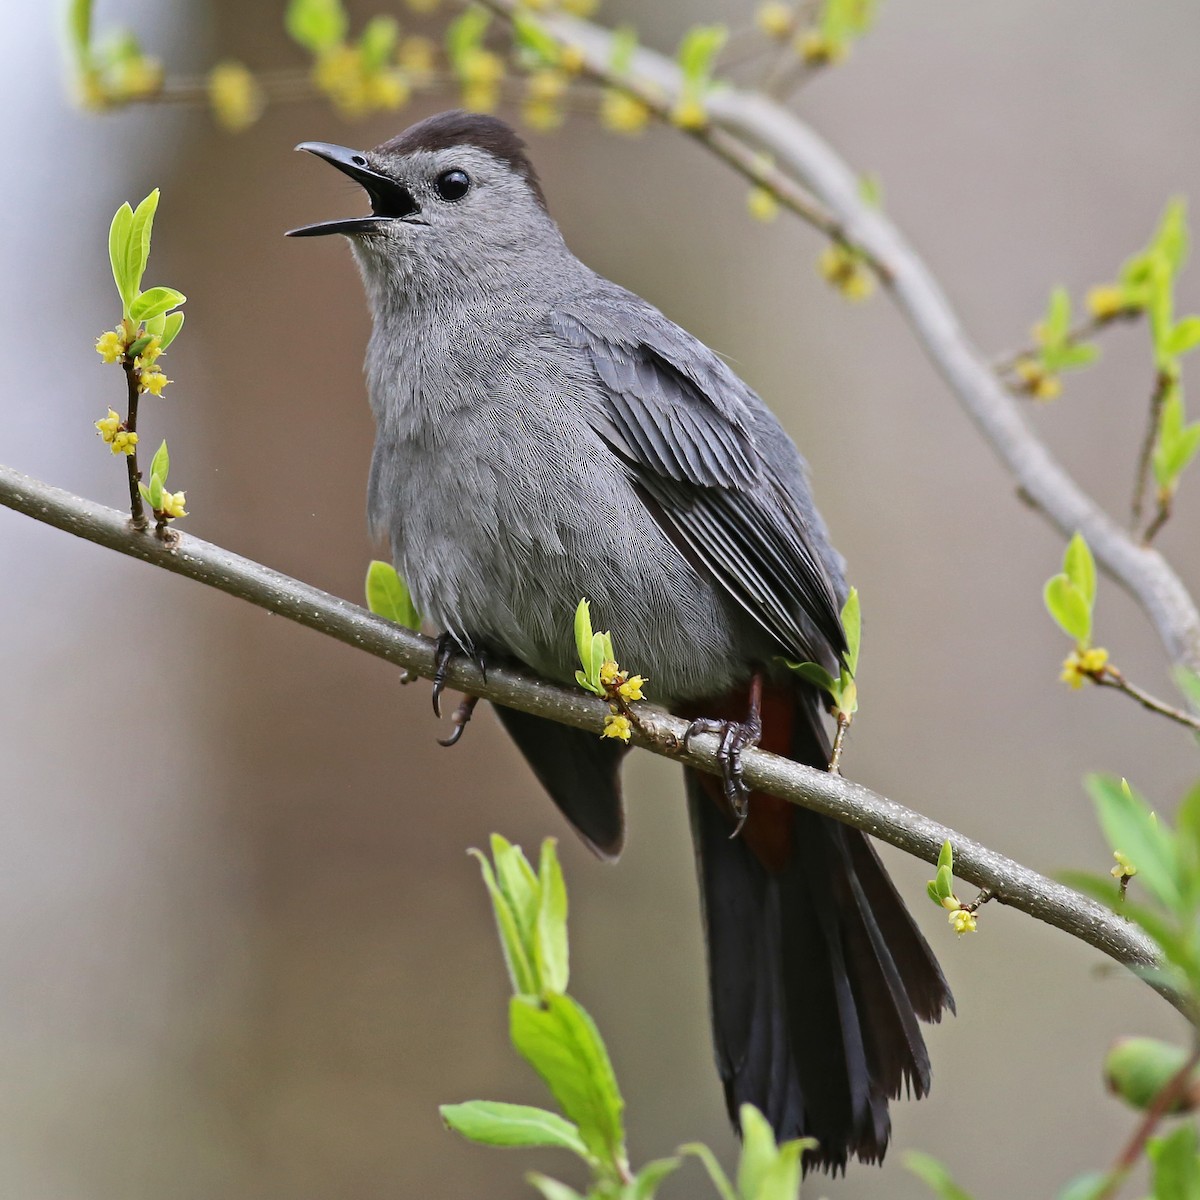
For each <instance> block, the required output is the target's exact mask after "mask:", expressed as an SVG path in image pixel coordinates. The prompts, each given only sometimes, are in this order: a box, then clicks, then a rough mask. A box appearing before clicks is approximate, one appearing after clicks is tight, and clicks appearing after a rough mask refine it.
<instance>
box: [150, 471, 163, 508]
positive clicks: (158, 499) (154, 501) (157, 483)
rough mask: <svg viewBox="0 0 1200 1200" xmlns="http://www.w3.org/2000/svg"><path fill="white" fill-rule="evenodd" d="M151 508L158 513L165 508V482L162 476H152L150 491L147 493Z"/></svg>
mask: <svg viewBox="0 0 1200 1200" xmlns="http://www.w3.org/2000/svg"><path fill="white" fill-rule="evenodd" d="M147 498H148V499H149V501H150V507H151V508H152V509H154V510H155V512H157V511H158V510H159V509H161V508H162V506H163V481H162V476H161V475H151V476H150V490H149V492H148V493H147Z"/></svg>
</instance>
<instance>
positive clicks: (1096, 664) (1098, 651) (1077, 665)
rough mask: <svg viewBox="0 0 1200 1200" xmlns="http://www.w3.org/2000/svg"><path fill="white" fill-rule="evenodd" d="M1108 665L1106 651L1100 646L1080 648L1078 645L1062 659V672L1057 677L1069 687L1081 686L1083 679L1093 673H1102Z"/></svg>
mask: <svg viewBox="0 0 1200 1200" xmlns="http://www.w3.org/2000/svg"><path fill="white" fill-rule="evenodd" d="M1107 665H1108V651H1107V650H1105V649H1103V648H1102V647H1100V646H1093V647H1091V648H1090V649H1086V650H1081V649H1079V648H1078V647H1076V649H1074V650H1072V651H1071V653H1070V654H1068V655H1067V657H1066V658H1065V659H1063V665H1062V674H1061V675H1059V679H1060V680H1061V681H1062V682H1063V683H1067V684H1070V685H1071V687H1073V688H1075V689H1077V690H1078V689H1079V688H1081V687H1083V681H1084V680H1085V679H1090V678H1091V677H1092V676H1093V675H1102V674H1103V673H1104V669H1105V667H1106V666H1107Z"/></svg>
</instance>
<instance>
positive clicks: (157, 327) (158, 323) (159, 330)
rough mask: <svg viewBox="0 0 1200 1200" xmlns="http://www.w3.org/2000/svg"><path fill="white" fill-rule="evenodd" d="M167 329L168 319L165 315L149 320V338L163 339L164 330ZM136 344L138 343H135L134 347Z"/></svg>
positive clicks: (147, 330) (147, 331)
mask: <svg viewBox="0 0 1200 1200" xmlns="http://www.w3.org/2000/svg"><path fill="white" fill-rule="evenodd" d="M166 327H167V318H166V314H165V313H159V314H158V316H157V317H151V318H150V320H148V321H147V322H146V336H147V338H152V337H157V338H161V337H162V335H163V330H164V329H166ZM136 344H137V343H136V342H135V343H134V345H136ZM130 349H131V350H132V349H133V347H132V346H131V347H130Z"/></svg>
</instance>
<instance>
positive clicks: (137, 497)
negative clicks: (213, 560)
mask: <svg viewBox="0 0 1200 1200" xmlns="http://www.w3.org/2000/svg"><path fill="white" fill-rule="evenodd" d="M121 368H122V370H124V372H125V383H126V388H127V396H128V409H127V411H126V413H125V420H124V422H123V424H124V426H125V428H126V430H127V431H128V432H129V433H137V419H138V396H139V395H141V390H140V388H139V387H138V373H137V368H136V367H135V366H134V364H133V362H132V360H131V359H130V358H129V356H128V355H126V356H125V359H124V360H123V361H122V363H121ZM130 451H131V452H130V453H129V454H127V455H126V456H125V467H126V470H127V471H128V472H129V514H130V518H131V520H132V521H133V526H134V528H135V529H145V528H146V526H147V524H148V523H149V522H148V521H147V520H146V509H145V506H144V505H143V504H142V490H141V488H140V487H138V484H139V483H141V481H142V473H141V471H139V470H138V460H137V445H136V444H134V445H133V446H132V447H131V448H130Z"/></svg>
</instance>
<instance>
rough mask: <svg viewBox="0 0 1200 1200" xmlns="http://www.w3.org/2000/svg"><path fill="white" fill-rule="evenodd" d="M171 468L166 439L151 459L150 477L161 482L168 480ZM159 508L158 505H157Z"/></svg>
mask: <svg viewBox="0 0 1200 1200" xmlns="http://www.w3.org/2000/svg"><path fill="white" fill-rule="evenodd" d="M170 469H171V456H170V454H168V453H167V443H166V441H165V440H164V441H163V444H162V445H161V446H159V448H158V449H157V450H155V452H154V457H153V458H152V459H151V460H150V478H151V479H152V480H154V479H157V480H159V481H160V482H161V483H164V484H165V483H166V482H167V472H168V471H170ZM155 507H156V508H157V507H158V506H157V505H155Z"/></svg>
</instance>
